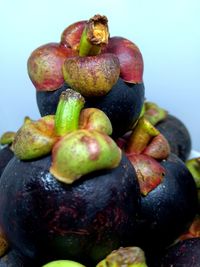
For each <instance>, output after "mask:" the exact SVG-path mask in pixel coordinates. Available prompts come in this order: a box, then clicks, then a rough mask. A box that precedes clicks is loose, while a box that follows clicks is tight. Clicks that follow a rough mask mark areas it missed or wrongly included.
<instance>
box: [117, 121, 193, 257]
mask: <svg viewBox="0 0 200 267" xmlns="http://www.w3.org/2000/svg"><path fill="white" fill-rule="evenodd" d="M120 145H121V148H122V149H123V150H124V151H125V152H126V155H127V157H128V158H129V160H130V161H131V163H132V164H133V166H134V168H135V170H136V173H137V177H138V181H139V184H140V191H141V209H140V213H139V217H138V231H137V233H138V237H136V236H134V239H136V240H137V241H136V244H137V245H138V246H140V247H141V248H143V249H145V251H146V252H147V254H148V251H151V252H152V251H154V252H155V251H157V252H158V250H161V249H163V248H165V247H166V246H168V245H169V244H171V243H172V242H174V241H175V239H176V238H178V236H179V235H180V234H181V233H183V232H184V231H185V230H186V229H187V228H188V226H189V225H190V224H191V223H192V221H193V219H194V217H195V215H196V212H197V203H198V199H197V188H196V185H195V182H194V179H193V177H192V175H191V173H190V172H189V171H188V169H187V167H186V165H185V164H184V163H183V161H182V160H181V159H179V158H178V157H177V156H176V155H175V154H173V153H171V152H170V146H169V143H168V141H167V139H166V138H165V137H164V136H163V135H162V134H161V133H160V132H159V131H158V129H156V128H155V127H154V126H153V125H152V124H151V123H150V122H149V121H148V120H147V119H146V118H145V117H144V116H142V117H141V118H140V119H139V121H138V123H137V125H136V126H135V128H134V129H133V131H132V132H131V133H130V134H129V135H127V136H126V139H124V140H123V142H121V143H120ZM152 253H153V252H152Z"/></svg>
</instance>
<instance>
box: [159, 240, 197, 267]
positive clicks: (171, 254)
mask: <svg viewBox="0 0 200 267" xmlns="http://www.w3.org/2000/svg"><path fill="white" fill-rule="evenodd" d="M171 266H173V267H199V266H200V238H191V239H185V240H183V241H180V242H178V243H177V244H175V245H173V246H171V247H170V248H168V250H167V251H166V253H165V256H164V257H163V258H162V260H161V263H160V267H171Z"/></svg>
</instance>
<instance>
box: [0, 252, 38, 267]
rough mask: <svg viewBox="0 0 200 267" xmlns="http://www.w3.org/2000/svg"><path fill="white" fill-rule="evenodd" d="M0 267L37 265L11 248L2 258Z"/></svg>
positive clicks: (32, 266)
mask: <svg viewBox="0 0 200 267" xmlns="http://www.w3.org/2000/svg"><path fill="white" fill-rule="evenodd" d="M0 267H36V266H35V265H33V264H32V263H31V261H30V260H28V259H27V258H26V257H25V256H24V255H22V254H21V253H20V252H19V251H17V250H14V249H10V250H9V251H8V253H7V254H6V255H4V256H3V257H1V258H0Z"/></svg>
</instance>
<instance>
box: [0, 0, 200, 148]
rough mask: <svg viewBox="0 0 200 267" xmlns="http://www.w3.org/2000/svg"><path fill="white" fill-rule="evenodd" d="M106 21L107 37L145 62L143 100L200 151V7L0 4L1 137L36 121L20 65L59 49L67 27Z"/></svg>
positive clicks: (191, 1)
mask: <svg viewBox="0 0 200 267" xmlns="http://www.w3.org/2000/svg"><path fill="white" fill-rule="evenodd" d="M97 13H100V14H103V15H106V16H107V17H108V19H109V26H110V33H111V36H114V35H118V36H124V37H126V38H128V39H130V40H132V41H133V42H135V43H136V44H137V45H138V46H139V48H140V50H141V52H142V54H143V58H144V63H145V71H144V82H145V86H146V97H147V98H148V99H149V100H151V101H156V102H157V103H158V104H160V105H161V106H163V107H165V108H166V109H167V110H169V111H170V112H171V113H172V114H174V115H176V116H177V117H179V118H180V119H181V120H182V121H183V122H184V123H185V124H186V126H187V127H188V129H189V131H190V133H191V136H192V141H193V148H194V149H196V150H199V151H200V126H199V121H200V120H199V107H200V85H199V79H200V29H199V28H200V1H198V0H196V1H195V0H188V1H184V0H174V1H172V0H168V1H161V0H160V1H148V0H146V1H145V0H139V1H134V0H132V1H131V0H130V1H129V0H122V1H120V0H118V1H117V0H99V1H94V0H93V1H90V0H85V1H78V0H76V1H66V0H65V1H64V0H63V1H61V0H60V1H59V0H57V1H55V0H54V1H51V0H49V1H47V0H43V1H42V0H34V1H28V0H26V1H25V0H0V29H1V30H0V33H1V35H0V78H1V81H0V93H1V95H0V99H1V104H0V134H2V133H3V132H4V131H7V130H14V131H15V130H17V129H18V128H19V127H20V126H21V124H22V122H23V118H24V117H25V116H26V115H28V116H30V117H31V118H33V119H38V118H39V112H38V110H37V106H36V100H35V89H34V87H33V85H32V83H31V82H30V80H29V78H28V75H27V69H26V63H27V59H28V57H29V55H30V53H31V52H32V51H33V50H34V49H35V48H37V47H38V46H40V45H42V44H45V43H48V42H59V40H60V35H61V33H62V31H63V30H64V28H65V27H66V26H68V25H69V24H71V23H73V22H75V21H79V20H83V19H89V18H90V17H91V16H93V15H94V14H97Z"/></svg>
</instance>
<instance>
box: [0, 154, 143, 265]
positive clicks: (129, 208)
mask: <svg viewBox="0 0 200 267" xmlns="http://www.w3.org/2000/svg"><path fill="white" fill-rule="evenodd" d="M50 162H51V158H50V157H45V158H42V159H39V160H35V161H31V162H22V161H20V160H18V159H16V158H15V157H14V158H13V159H12V160H11V161H10V162H9V164H8V165H7V167H6V169H5V171H4V173H3V175H2V177H1V187H0V210H1V213H0V225H1V226H2V228H3V230H4V232H5V234H6V235H7V237H8V240H9V241H10V243H11V245H12V247H13V248H16V249H19V250H20V251H22V252H23V253H24V255H26V256H28V257H29V258H30V259H32V260H34V261H36V262H37V264H41V265H42V264H43V263H45V262H48V261H51V260H54V259H74V260H76V261H80V262H83V263H85V262H87V263H88V261H89V264H90V263H91V262H94V263H95V264H96V263H97V262H98V261H99V260H100V259H102V258H104V257H105V256H106V255H107V254H109V253H110V252H111V251H112V250H113V249H116V248H118V247H119V246H125V245H126V241H127V239H128V236H129V234H130V232H134V231H135V227H136V226H135V217H136V216H137V213H138V210H139V206H140V193H139V185H138V182H137V179H136V174H135V171H134V169H133V167H132V165H131V163H130V162H129V160H128V159H127V158H126V157H125V156H123V158H122V161H121V163H120V165H119V166H118V167H117V168H115V169H113V170H105V171H100V172H94V173H91V174H89V175H87V176H85V177H82V178H81V179H80V180H79V181H77V182H75V183H74V184H72V185H66V184H63V183H60V182H59V181H57V180H56V179H55V178H54V177H53V176H52V175H51V174H50V173H49V171H48V170H49V167H50ZM92 265H93V264H92Z"/></svg>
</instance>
